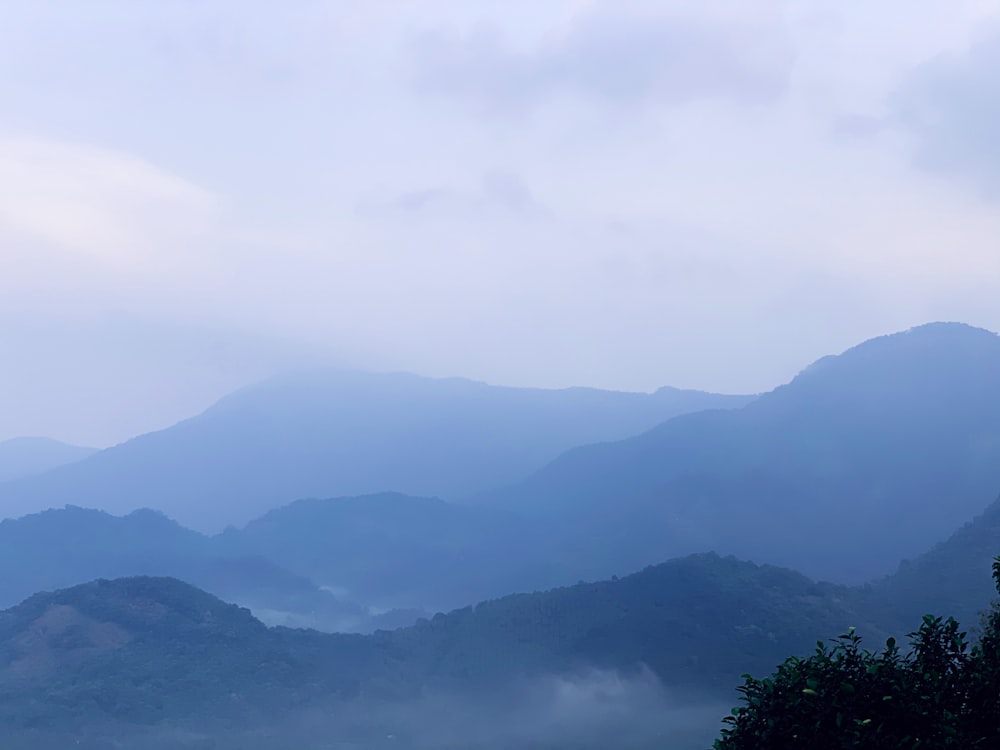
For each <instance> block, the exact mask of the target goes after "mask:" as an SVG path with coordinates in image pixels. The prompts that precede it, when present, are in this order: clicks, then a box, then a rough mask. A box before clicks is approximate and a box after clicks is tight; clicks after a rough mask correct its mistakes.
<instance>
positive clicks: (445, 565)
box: [215, 493, 577, 610]
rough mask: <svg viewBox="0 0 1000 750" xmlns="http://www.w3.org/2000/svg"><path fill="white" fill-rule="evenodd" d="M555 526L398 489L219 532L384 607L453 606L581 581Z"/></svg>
mask: <svg viewBox="0 0 1000 750" xmlns="http://www.w3.org/2000/svg"><path fill="white" fill-rule="evenodd" d="M554 537H555V531H554V526H553V525H552V524H549V523H540V522H538V521H537V520H535V519H527V518H524V517H522V516H518V515H515V514H510V513H506V512H504V511H498V510H492V509H488V508H477V507H470V506H463V505H458V504H454V503H447V502H445V501H443V500H440V499H437V498H421V497H412V496H407V495H401V494H396V493H381V494H377V495H366V496H361V497H344V498H330V499H323V500H318V499H311V500H299V501H297V502H294V503H291V504H289V505H287V506H284V507H282V508H279V509H276V510H273V511H269V512H268V513H266V514H265V515H264V516H262V517H260V518H258V519H255V520H253V521H251V522H250V523H248V524H247V525H246V526H245V527H243V528H242V529H238V530H237V529H229V530H227V531H226V532H225V533H224V534H222V535H220V536H219V537H217V538H216V539H215V541H216V543H217V546H218V549H220V550H224V551H226V552H227V553H228V554H254V555H262V556H265V557H267V558H268V559H271V560H274V561H275V562H277V563H278V564H280V565H282V566H284V567H286V568H288V569H290V570H295V571H297V572H300V573H302V574H304V575H307V576H309V577H310V578H312V579H313V580H315V581H317V582H318V583H319V584H321V585H323V586H324V587H328V588H329V589H330V590H332V591H336V592H340V593H342V594H343V595H344V596H347V597H356V598H358V599H359V600H361V601H364V602H365V603H366V604H372V605H375V606H377V607H407V608H414V607H415V608H421V609H431V610H437V609H448V608H453V607H456V606H460V605H464V604H467V603H469V602H472V601H477V600H479V599H483V598H488V597H494V596H499V595H502V594H508V593H511V592H513V591H518V590H524V589H526V588H527V589H537V588H544V587H551V586H554V585H558V584H560V583H565V582H566V580H567V578H569V579H571V580H574V581H575V580H577V578H573V577H572V576H573V575H574V573H575V566H574V565H573V561H568V567H567V566H564V565H563V562H562V561H560V560H558V558H557V557H556V556H555V555H554V550H551V549H550V548H551V540H552V539H553V538H554Z"/></svg>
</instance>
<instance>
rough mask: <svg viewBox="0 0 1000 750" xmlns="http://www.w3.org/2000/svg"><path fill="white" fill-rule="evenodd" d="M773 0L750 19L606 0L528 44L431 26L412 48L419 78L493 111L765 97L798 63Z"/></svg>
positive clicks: (486, 32) (427, 86)
mask: <svg viewBox="0 0 1000 750" xmlns="http://www.w3.org/2000/svg"><path fill="white" fill-rule="evenodd" d="M709 5H713V4H709ZM771 5H772V4H771V3H765V4H764V5H763V6H762V8H763V9H764V12H763V13H760V14H758V15H756V16H753V17H749V18H748V17H747V16H745V15H743V16H740V15H737V16H736V17H727V16H726V14H723V15H722V16H721V17H719V15H718V14H715V15H707V14H705V13H704V12H701V13H699V12H685V11H684V9H683V6H681V5H679V4H677V3H664V4H661V5H647V6H645V12H641V9H642V8H643V4H641V3H640V4H632V5H630V6H627V7H623V6H621V5H618V4H616V5H614V6H611V5H608V4H603V3H602V4H601V5H599V6H598V7H597V8H596V9H595V10H592V11H590V12H588V13H585V14H582V15H581V16H580V17H578V18H576V19H574V21H573V22H572V23H571V24H570V25H569V28H568V29H566V30H565V32H564V33H562V34H560V35H558V36H556V37H554V38H546V39H543V40H542V41H541V42H539V43H538V44H537V45H535V46H532V47H529V48H527V49H517V48H515V47H514V46H513V45H512V43H511V42H510V41H509V40H508V39H507V38H506V37H505V36H504V35H503V33H502V32H501V31H500V30H498V29H497V28H496V27H493V26H480V27H479V28H478V29H475V30H473V31H471V32H468V33H456V32H454V31H440V30H439V31H436V32H426V33H424V34H423V35H421V36H420V37H419V38H418V39H417V40H416V42H415V44H414V47H413V54H414V62H415V69H416V74H415V83H416V85H417V86H418V87H419V88H420V89H421V90H423V91H427V92H434V93H441V94H448V95H453V96H458V97H462V98H466V99H471V100H473V101H476V102H478V103H479V104H481V105H483V106H485V107H486V108H488V109H490V110H493V109H496V108H500V109H504V110H515V111H520V110H525V109H530V108H533V107H535V106H537V105H539V104H541V103H544V102H546V101H549V100H551V99H552V98H553V97H557V98H558V97H562V96H567V95H568V96H578V97H584V98H587V99H594V100H597V101H599V102H600V103H602V104H606V105H614V106H621V105H635V104H642V103H645V102H658V103H661V104H666V105H680V104H685V103H687V102H692V101H697V100H701V99H713V98H723V99H730V100H736V101H739V102H747V103H753V102H762V101H764V102H769V101H773V100H775V99H776V98H777V97H779V96H780V95H781V94H782V93H783V91H784V90H785V88H786V85H787V82H788V76H789V73H790V71H791V64H792V62H793V54H792V49H791V45H790V40H789V39H788V38H786V37H785V36H784V34H783V31H782V27H781V25H780V24H779V23H773V21H775V20H777V19H775V18H774V17H773V16H772V14H770V13H768V12H767V9H768V7H769V6H771ZM630 9H631V10H630ZM637 9H640V10H639V11H638V12H637ZM730 15H732V14H730Z"/></svg>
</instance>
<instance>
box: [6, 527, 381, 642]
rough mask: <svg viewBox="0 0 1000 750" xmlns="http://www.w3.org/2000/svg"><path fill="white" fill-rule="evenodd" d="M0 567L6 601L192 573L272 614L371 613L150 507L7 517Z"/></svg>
mask: <svg viewBox="0 0 1000 750" xmlns="http://www.w3.org/2000/svg"><path fill="white" fill-rule="evenodd" d="M0 569H2V570H3V571H4V574H3V576H0V607H4V606H11V605H13V604H15V603H17V602H19V601H21V600H22V599H24V598H25V597H27V596H29V595H30V594H32V593H34V592H36V591H45V590H52V589H60V588H64V587H67V586H73V585H76V584H82V583H84V582H86V581H89V580H92V579H94V578H117V577H121V576H138V575H147V576H148V575H154V576H157V575H158V576H172V577H175V578H180V579H183V580H185V581H188V582H190V583H192V584H195V585H197V586H199V587H201V588H203V589H206V590H208V591H210V592H211V593H213V594H215V595H217V596H221V597H223V598H225V599H226V600H228V601H234V602H238V603H240V604H241V605H243V606H247V607H251V608H252V609H253V610H254V611H255V612H257V613H259V614H260V616H262V617H267V618H269V619H270V620H272V621H278V622H280V621H287V620H293V621H308V622H311V623H317V624H318V623H322V624H323V625H324V626H326V627H328V628H330V629H334V628H344V629H353V628H354V627H361V626H363V620H364V617H365V612H364V611H363V610H362V609H360V608H359V607H356V606H352V605H348V604H346V603H344V602H342V601H338V600H337V599H336V598H335V597H333V596H332V595H331V594H330V593H329V592H326V591H323V590H321V589H319V588H318V587H317V586H316V585H315V584H314V583H312V581H310V580H308V579H307V578H305V577H303V576H301V575H298V574H295V573H292V572H290V571H288V570H286V569H284V568H281V567H279V566H278V565H275V564H274V563H273V562H271V561H270V560H268V559H266V558H265V557H263V556H261V555H259V554H256V553H252V552H248V553H245V554H227V553H225V552H223V551H222V550H221V549H220V548H219V545H217V544H215V543H214V542H213V540H211V539H209V538H208V537H205V536H202V535H201V534H198V533H196V532H194V531H190V530H189V529H185V528H183V527H182V526H180V525H178V524H177V523H175V522H173V521H171V520H170V519H168V518H166V517H165V516H163V515H162V514H160V513H156V512H154V511H150V510H140V511H135V512H133V513H130V514H129V515H127V516H124V517H117V516H112V515H109V514H107V513H103V512H101V511H95V510H86V509H83V508H75V507H67V508H63V509H59V510H48V511H45V512H42V513H38V514H33V515H29V516H25V517H24V518H20V519H16V520H9V519H8V520H5V521H2V522H0Z"/></svg>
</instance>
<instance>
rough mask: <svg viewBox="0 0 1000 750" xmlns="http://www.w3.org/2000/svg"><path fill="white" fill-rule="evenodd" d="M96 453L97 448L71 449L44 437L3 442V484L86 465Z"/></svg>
mask: <svg viewBox="0 0 1000 750" xmlns="http://www.w3.org/2000/svg"><path fill="white" fill-rule="evenodd" d="M96 452H97V449H96V448H84V447H82V446H79V445H69V444H67V443H60V442H59V441H58V440H52V439H50V438H43V437H21V438H12V439H10V440H3V441H0V482H6V481H7V480H10V479H20V478H21V477H27V476H31V475H32V474H41V473H42V472H45V471H48V470H50V469H55V468H56V467H59V466H65V465H66V464H71V463H74V462H76V461H82V460H83V459H85V458H87V457H88V456H91V455H93V454H94V453H96Z"/></svg>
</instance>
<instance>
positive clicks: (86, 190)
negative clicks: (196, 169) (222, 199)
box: [0, 137, 219, 266]
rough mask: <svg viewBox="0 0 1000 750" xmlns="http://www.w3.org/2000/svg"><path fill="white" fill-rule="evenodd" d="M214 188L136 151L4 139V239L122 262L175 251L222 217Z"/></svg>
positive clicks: (0, 147)
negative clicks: (161, 166)
mask: <svg viewBox="0 0 1000 750" xmlns="http://www.w3.org/2000/svg"><path fill="white" fill-rule="evenodd" d="M218 208H219V206H218V199H217V198H216V196H214V195H213V194H212V193H210V192H209V191H207V190H205V189H203V188H200V187H198V186H197V185H194V184H192V183H190V182H187V181H185V180H183V179H181V178H179V177H176V176H174V175H172V174H170V173H168V172H166V171H164V170H161V169H159V168H157V167H156V166H154V165H152V164H150V163H148V162H146V161H144V160H142V159H139V158H136V157H133V156H130V155H127V154H124V153H120V152H116V151H113V150H110V149H101V148H94V147H89V146H78V145H74V144H68V143H59V142H52V141H48V140H43V139H39V138H11V137H6V138H2V137H0V237H2V238H3V240H4V241H5V243H6V244H8V245H22V246H31V247H36V248H37V247H39V246H45V247H48V248H55V249H58V250H60V251H64V252H68V253H72V254H77V255H80V256H83V257H85V258H86V259H88V260H91V261H94V262H97V263H100V264H107V265H114V266H119V265H123V264H136V263H139V264H141V263H143V262H146V261H149V260H151V259H153V258H154V256H155V255H156V254H157V251H163V250H166V252H167V253H168V254H169V253H170V252H177V251H178V250H180V249H182V248H184V247H185V246H187V245H188V244H189V243H190V240H191V238H193V237H195V236H197V235H199V234H203V233H204V232H205V229H206V227H208V226H209V225H210V224H212V222H213V221H214V220H215V218H216V214H217V212H218Z"/></svg>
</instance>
